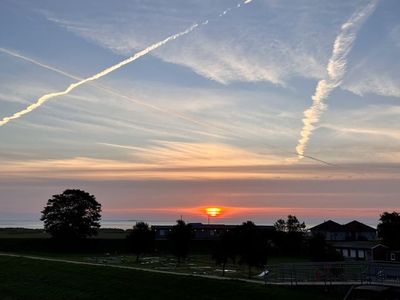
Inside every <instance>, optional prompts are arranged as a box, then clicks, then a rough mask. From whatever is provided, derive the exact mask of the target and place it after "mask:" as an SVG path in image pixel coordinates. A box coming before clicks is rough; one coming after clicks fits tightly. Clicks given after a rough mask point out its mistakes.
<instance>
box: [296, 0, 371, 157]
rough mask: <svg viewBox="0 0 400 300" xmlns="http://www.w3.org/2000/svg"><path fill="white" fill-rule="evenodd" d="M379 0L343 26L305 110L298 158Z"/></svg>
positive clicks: (341, 76) (337, 84) (297, 148)
mask: <svg viewBox="0 0 400 300" xmlns="http://www.w3.org/2000/svg"><path fill="white" fill-rule="evenodd" d="M376 5H377V1H375V0H374V1H372V2H370V3H369V4H368V5H367V6H365V7H364V8H362V9H361V10H358V11H357V12H355V13H354V14H353V15H352V16H351V17H350V19H349V20H347V22H346V23H344V24H343V25H342V26H341V30H340V33H339V35H338V36H337V37H336V39H335V42H334V44H333V50H332V56H331V58H330V59H329V63H328V66H327V75H326V78H325V79H322V80H320V81H319V82H318V84H317V87H316V89H315V93H314V95H313V96H312V100H313V103H312V105H311V107H310V108H309V109H307V110H306V111H304V119H303V124H304V125H303V129H302V130H301V133H300V136H301V138H300V139H299V141H298V145H297V147H296V151H297V153H298V159H302V158H303V155H304V151H305V149H306V146H307V143H308V141H309V139H310V137H311V134H312V132H313V131H314V129H315V124H316V123H318V121H319V119H320V117H321V114H322V112H323V111H324V110H325V107H326V105H325V103H324V101H326V100H327V98H328V97H329V95H330V93H331V92H332V91H333V90H334V89H335V88H336V87H338V86H339V85H340V84H341V83H342V80H343V76H344V74H345V72H346V65H347V56H348V54H349V53H350V51H351V49H352V47H353V43H354V41H355V39H356V37H357V32H358V30H359V28H360V27H361V26H362V24H363V22H364V21H365V20H366V19H367V18H368V16H369V15H370V14H371V13H372V12H373V11H374V10H375V7H376Z"/></svg>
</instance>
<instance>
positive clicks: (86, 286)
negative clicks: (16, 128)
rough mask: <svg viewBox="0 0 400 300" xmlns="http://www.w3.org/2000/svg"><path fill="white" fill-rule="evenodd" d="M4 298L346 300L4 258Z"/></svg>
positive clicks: (0, 267) (0, 269) (0, 291)
mask: <svg viewBox="0 0 400 300" xmlns="http://www.w3.org/2000/svg"><path fill="white" fill-rule="evenodd" d="M0 299H7V300H13V299H137V300H140V299H146V300H151V299H191V300H196V299H202V300H208V299H228V300H235V299H246V300H250V299H283V300H284V299H296V300H301V299H307V300H308V299H314V300H318V299H321V300H322V299H324V300H329V299H341V297H340V296H337V295H336V296H334V295H330V294H327V293H325V292H323V290H322V289H317V288H315V287H314V288H307V289H304V288H302V289H294V288H288V287H272V286H267V287H265V286H263V285H258V284H250V283H243V282H238V281H222V280H214V279H204V278H197V277H187V276H174V275H164V274H156V273H150V272H142V271H133V270H122V269H112V268H108V267H107V268H106V267H96V266H83V265H82V266H80V265H72V264H67V263H59V262H45V261H35V260H29V259H24V258H11V257H10V258H8V257H0Z"/></svg>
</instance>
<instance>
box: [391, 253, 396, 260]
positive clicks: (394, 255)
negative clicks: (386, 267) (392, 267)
mask: <svg viewBox="0 0 400 300" xmlns="http://www.w3.org/2000/svg"><path fill="white" fill-rule="evenodd" d="M390 260H396V253H393V252H392V253H390Z"/></svg>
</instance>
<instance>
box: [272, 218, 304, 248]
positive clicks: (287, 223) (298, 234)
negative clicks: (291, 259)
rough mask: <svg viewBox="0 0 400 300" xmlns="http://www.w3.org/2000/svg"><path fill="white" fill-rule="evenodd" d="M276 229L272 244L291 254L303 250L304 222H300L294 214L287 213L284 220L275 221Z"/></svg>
mask: <svg viewBox="0 0 400 300" xmlns="http://www.w3.org/2000/svg"><path fill="white" fill-rule="evenodd" d="M274 227H275V229H276V232H275V235H274V239H273V240H274V244H275V245H276V246H277V248H278V249H279V250H280V252H281V253H286V254H293V253H297V254H298V253H299V251H302V250H303V248H304V247H303V246H304V245H303V244H304V236H305V233H306V224H305V223H304V222H300V221H299V220H298V219H297V217H296V216H292V215H288V216H287V219H286V220H283V219H279V220H277V221H276V222H275V224H274Z"/></svg>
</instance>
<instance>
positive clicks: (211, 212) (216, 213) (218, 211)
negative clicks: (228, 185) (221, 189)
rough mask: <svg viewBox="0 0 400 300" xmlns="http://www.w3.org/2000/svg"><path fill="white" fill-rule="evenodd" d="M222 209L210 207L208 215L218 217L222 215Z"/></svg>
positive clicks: (207, 210) (207, 209)
mask: <svg viewBox="0 0 400 300" xmlns="http://www.w3.org/2000/svg"><path fill="white" fill-rule="evenodd" d="M221 211H222V209H221V208H219V207H208V208H206V213H207V215H208V216H210V217H218V216H219V215H220V214H221Z"/></svg>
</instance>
